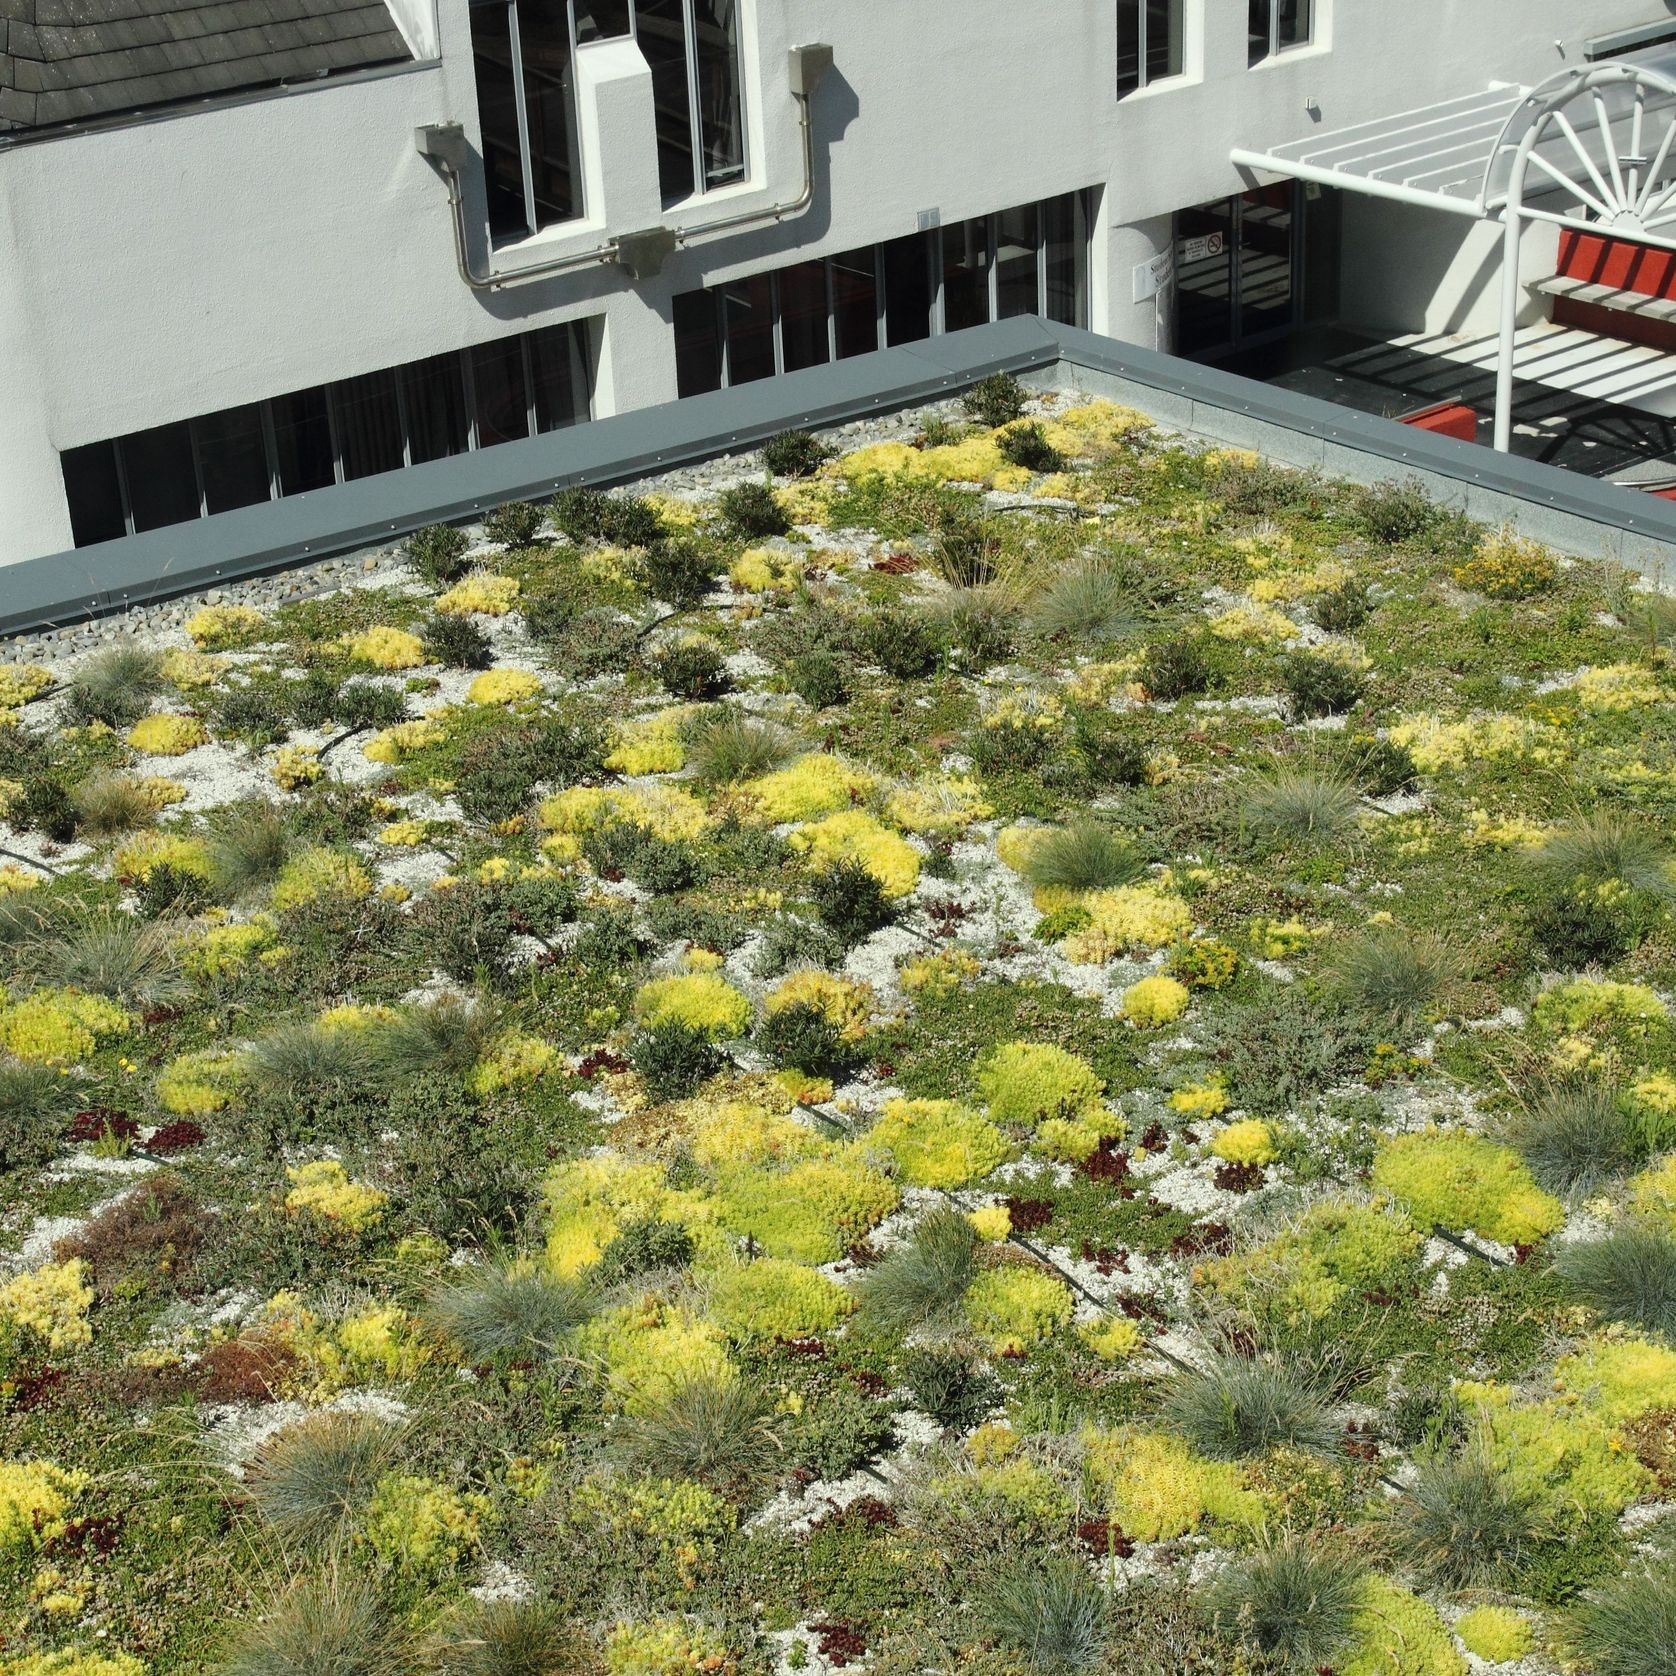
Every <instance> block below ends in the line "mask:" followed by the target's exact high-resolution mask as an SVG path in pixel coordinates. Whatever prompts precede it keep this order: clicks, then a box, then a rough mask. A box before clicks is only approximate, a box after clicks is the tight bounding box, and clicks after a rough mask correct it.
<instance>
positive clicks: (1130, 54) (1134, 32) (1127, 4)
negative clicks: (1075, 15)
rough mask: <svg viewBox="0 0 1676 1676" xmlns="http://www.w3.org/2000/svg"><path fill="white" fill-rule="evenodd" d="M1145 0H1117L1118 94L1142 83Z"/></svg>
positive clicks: (1131, 91) (1120, 95)
mask: <svg viewBox="0 0 1676 1676" xmlns="http://www.w3.org/2000/svg"><path fill="white" fill-rule="evenodd" d="M1142 3H1143V0H1117V96H1118V98H1119V99H1121V98H1122V97H1123V96H1124V94H1126V93H1133V92H1134V91H1135V89H1136V88H1137V87H1139V86H1140V85H1141V5H1142Z"/></svg>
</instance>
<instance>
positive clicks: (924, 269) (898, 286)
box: [880, 233, 931, 348]
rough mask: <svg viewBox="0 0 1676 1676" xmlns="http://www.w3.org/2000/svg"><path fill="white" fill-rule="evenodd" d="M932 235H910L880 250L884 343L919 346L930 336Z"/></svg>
mask: <svg viewBox="0 0 1676 1676" xmlns="http://www.w3.org/2000/svg"><path fill="white" fill-rule="evenodd" d="M928 238H929V235H928V234H925V233H910V234H909V235H908V236H907V237H906V238H902V239H892V240H891V241H890V242H889V243H888V244H885V245H882V246H881V247H880V248H881V250H882V251H883V253H884V265H885V342H886V343H887V344H889V345H891V347H892V348H894V347H895V346H896V345H897V344H899V343H918V342H919V340H920V339H921V338H928V337H930V336H931V263H930V260H929V258H930V255H931V246H930V244H929V243H928Z"/></svg>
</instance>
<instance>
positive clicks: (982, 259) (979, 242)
mask: <svg viewBox="0 0 1676 1676" xmlns="http://www.w3.org/2000/svg"><path fill="white" fill-rule="evenodd" d="M988 320H989V217H988V216H987V215H980V216H978V217H977V219H976V220H974V221H961V222H957V223H956V224H955V225H954V226H952V227H945V228H944V229H943V330H944V331H945V332H959V331H964V330H965V328H966V327H968V326H982V325H985V324H986V323H987V322H988Z"/></svg>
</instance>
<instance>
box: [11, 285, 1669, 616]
mask: <svg viewBox="0 0 1676 1676" xmlns="http://www.w3.org/2000/svg"><path fill="white" fill-rule="evenodd" d="M993 372H1012V373H1015V374H1018V375H1020V376H1022V377H1026V378H1027V379H1028V380H1029V381H1030V382H1031V383H1033V384H1035V385H1037V386H1040V387H1048V386H1051V385H1053V384H1055V383H1074V384H1076V385H1077V386H1078V387H1079V388H1082V389H1086V390H1088V391H1089V392H1090V393H1091V394H1094V395H1102V396H1108V397H1110V398H1111V399H1113V400H1116V401H1122V402H1125V403H1128V404H1130V405H1132V406H1135V407H1138V408H1141V409H1143V410H1144V411H1146V412H1147V413H1150V414H1151V415H1152V416H1153V417H1154V418H1155V419H1157V420H1158V421H1159V422H1160V423H1161V424H1164V425H1167V426H1170V427H1172V428H1175V429H1179V430H1182V431H1185V432H1189V433H1192V434H1195V435H1198V436H1203V437H1205V438H1207V439H1209V440H1211V441H1215V442H1221V443H1226V444H1228V445H1230V446H1235V447H1242V448H1254V449H1256V450H1258V451H1259V452H1261V453H1263V454H1265V455H1268V456H1269V457H1271V458H1274V459H1277V460H1280V461H1283V462H1285V463H1286V464H1289V465H1296V466H1301V467H1307V468H1313V469H1316V470H1320V471H1323V472H1325V473H1326V474H1328V475H1329V476H1333V477H1343V478H1346V479H1349V480H1351V481H1355V482H1363V483H1372V482H1377V481H1379V480H1381V479H1383V478H1391V477H1409V476H1413V477H1418V478H1420V479H1421V481H1422V482H1424V483H1425V484H1426V486H1427V488H1428V489H1429V490H1430V491H1431V493H1432V494H1433V495H1434V496H1435V497H1436V498H1438V499H1439V500H1442V501H1445V502H1447V503H1449V504H1452V505H1456V506H1460V507H1462V508H1464V509H1465V510H1466V511H1468V512H1469V513H1471V514H1472V515H1473V516H1474V517H1478V518H1482V519H1484V520H1486V521H1487V522H1491V523H1501V522H1504V521H1506V522H1511V523H1512V524H1514V525H1515V526H1516V527H1517V528H1518V529H1519V530H1520V531H1521V532H1522V533H1524V534H1526V535H1529V536H1531V537H1533V538H1535V539H1538V540H1541V541H1545V542H1547V543H1549V544H1551V545H1552V546H1555V547H1558V548H1560V549H1561V550H1563V551H1566V552H1570V553H1575V554H1579V555H1582V556H1584V557H1589V558H1605V559H1611V560H1614V561H1616V562H1618V563H1621V564H1624V565H1627V566H1630V567H1632V568H1634V569H1636V570H1640V571H1642V572H1644V573H1645V574H1648V575H1652V576H1657V575H1661V574H1664V573H1666V572H1668V573H1670V574H1672V575H1676V503H1671V502H1667V501H1661V500H1658V499H1656V498H1654V497H1652V496H1650V495H1645V494H1641V493H1639V492H1637V491H1635V490H1631V489H1620V488H1617V487H1616V486H1614V485H1612V484H1609V483H1601V482H1597V481H1595V480H1594V479H1592V478H1587V477H1579V476H1576V475H1575V474H1573V473H1570V472H1565V471H1561V470H1559V469H1558V468H1556V467H1553V466H1547V465H1542V464H1539V463H1537V462H1535V461H1530V460H1522V459H1517V458H1513V457H1510V456H1507V455H1501V454H1495V453H1492V452H1491V451H1490V450H1488V449H1485V448H1479V447H1476V446H1474V445H1473V444H1471V443H1465V442H1458V441H1456V440H1454V439H1453V438H1450V437H1441V436H1434V435H1432V434H1430V433H1428V432H1424V431H1416V430H1413V429H1411V428H1409V427H1407V426H1403V425H1398V424H1396V423H1395V422H1394V421H1391V420H1388V419H1381V418H1378V417H1376V416H1373V415H1370V414H1364V413H1358V412H1356V411H1354V410H1353V409H1350V408H1343V407H1335V406H1334V405H1332V404H1331V403H1329V402H1323V401H1319V400H1317V399H1315V398H1314V397H1310V396H1301V395H1298V394H1296V393H1295V392H1292V391H1287V390H1277V389H1273V388H1271V387H1270V386H1268V385H1266V384H1259V383H1256V382H1254V381H1252V380H1250V379H1245V378H1240V377H1237V376H1235V375H1233V374H1231V373H1226V372H1221V371H1219V370H1217V369H1215V368H1212V367H1202V366H1199V365H1197V364H1195V363H1193V362H1189V361H1179V360H1176V359H1175V358H1173V357H1171V356H1166V355H1158V354H1155V353H1153V352H1152V351H1150V350H1145V349H1140V348H1137V347H1135V346H1133V345H1129V344H1120V343H1116V342H1114V341H1113V340H1111V339H1109V338H1102V337H1097V336H1095V335H1094V334H1093V333H1092V332H1084V331H1079V330H1077V329H1075V328H1074V327H1069V326H1059V325H1054V324H1051V323H1049V322H1045V321H1042V320H1039V319H1036V318H1034V317H1028V318H1023V319H1017V320H1004V321H999V322H997V323H995V324H993V325H988V326H977V327H974V328H972V329H971V330H969V331H964V332H953V333H950V334H948V335H947V336H945V337H937V338H931V339H928V340H926V341H925V342H923V343H916V344H912V345H906V346H904V347H902V348H898V349H886V350H881V351H879V352H878V353H876V354H872V355H860V356H857V357H855V358H854V359H852V360H848V361H840V362H837V363H835V364H834V365H831V366H825V367H814V368H811V369H810V370H808V371H806V372H798V373H791V374H789V375H787V376H786V377H783V378H774V379H764V380H762V381H761V382H760V383H756V384H747V385H743V386H741V387H739V388H737V389H732V390H719V391H716V392H714V393H713V394H710V395H704V396H695V397H691V398H689V399H688V400H686V401H680V402H670V403H666V404H664V405H663V406H661V407H653V408H647V409H644V410H642V411H640V412H636V413H627V414H623V415H621V416H619V417H617V418H613V419H601V420H597V421H595V422H594V423H593V424H588V425H579V426H576V427H575V428H573V429H571V430H565V431H554V432H551V433H549V434H548V435H546V436H539V437H531V438H529V439H528V440H526V441H523V442H513V443H504V444H502V445H501V446H500V447H497V448H488V449H483V450H480V451H479V452H477V453H474V454H462V455H459V456H457V457H455V458H454V459H450V460H437V461H434V462H432V463H431V464H429V465H422V466H412V467H409V468H408V469H407V470H405V471H399V472H387V473H384V474H383V475H381V476H378V477H368V478H363V479H362V480H361V481H359V482H356V483H343V484H338V485H336V486H335V487H333V488H329V489H319V490H316V491H314V492H313V493H311V494H306V495H296V496H293V497H291V498H289V499H287V500H280V501H268V502H264V503H263V504H262V505H260V506H250V507H245V508H242V509H241V510H239V511H237V512H224V513H220V514H218V515H217V516H216V517H213V518H201V519H198V520H196V521H195V522H193V523H190V524H175V525H171V526H169V527H168V528H167V529H161V530H152V531H148V532H147V533H146V534H144V535H134V536H127V537H125V538H123V539H122V540H119V541H107V542H101V543H99V544H98V545H96V546H92V547H82V548H77V549H74V550H72V551H70V552H67V553H55V554H51V555H49V556H47V557H44V558H39V559H27V560H24V561H23V562H22V563H20V564H14V565H9V566H6V567H4V568H3V569H0V635H9V634H21V633H26V632H30V631H34V630H39V629H43V628H53V627H58V626H61V625H63V624H66V623H73V622H80V621H85V620H87V619H88V618H91V617H99V616H105V615H108V614H111V613H115V612H121V611H125V610H129V609H131V608H134V607H136V606H142V605H148V604H152V603H155V602H156V601H159V600H162V599H167V598H170V597H172V596H175V595H179V594H185V593H194V592H197V591H199V590H202V589H206V588H211V587H215V586H216V585H218V584H220V583H224V582H228V581H232V580H236V579H239V578H242V577H249V576H257V575H263V574H266V573H269V572H272V571H276V570H283V569H284V568H286V567H287V566H288V565H293V564H299V563H304V562H307V561H311V560H316V559H321V558H328V557H331V556H332V555H334V554H338V553H345V552H350V551H353V550H354V549H356V548H358V547H369V546H378V545H387V544H389V543H391V542H393V541H396V540H398V539H400V538H401V537H402V536H403V535H405V534H407V533H408V532H409V531H411V530H415V529H418V528H419V527H421V526H422V525H425V524H435V523H448V522H451V521H456V522H457V521H463V520H467V519H471V518H475V517H478V516H480V515H481V514H482V513H483V512H484V511H486V510H487V509H488V508H490V507H493V506H498V505H500V504H502V503H503V502H505V501H510V500H531V499H539V498H542V497H544V496H547V495H550V494H552V493H553V492H554V490H556V489H560V488H565V487H569V486H571V485H574V484H593V485H601V486H603V485H608V484H612V483H622V482H627V481H630V480H632V479H634V478H639V477H646V476H650V475H653V474H655V473H657V472H659V471H665V470H668V469H670V468H671V467H675V466H680V465H686V464H691V463H693V462H696V461H700V460H705V459H710V458H713V457H714V456H716V455H718V454H724V453H730V452H734V451H736V450H740V449H747V448H750V447H753V446H754V445H755V444H757V443H759V442H761V441H763V440H764V439H765V438H766V437H769V436H772V435H773V434H774V433H775V432H777V431H782V430H787V429H790V428H793V427H808V428H813V429H819V428H822V427H825V426H830V425H836V424H841V423H843V422H845V421H847V420H852V419H858V418H864V417H866V416H867V415H868V414H871V413H887V412H893V411H897V410H900V409H902V408H906V407H913V406H916V405H918V404H919V403H922V402H928V401H936V400H940V399H942V398H944V397H947V396H948V395H950V394H952V393H953V392H955V391H957V390H959V389H962V388H965V387H967V386H969V385H971V384H974V383H976V382H977V381H978V380H979V379H980V378H983V377H986V376H987V375H988V374H990V373H993Z"/></svg>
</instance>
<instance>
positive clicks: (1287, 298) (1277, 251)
mask: <svg viewBox="0 0 1676 1676" xmlns="http://www.w3.org/2000/svg"><path fill="white" fill-rule="evenodd" d="M1300 208H1301V198H1300V196H1299V192H1298V187H1297V183H1296V182H1295V181H1279V182H1277V183H1276V184H1275V185H1273V186H1263V187H1257V188H1255V189H1254V190H1252V191H1250V192H1243V193H1241V194H1240V195H1239V196H1238V197H1235V198H1220V199H1218V200H1217V201H1216V202H1215V203H1210V204H1199V205H1196V206H1195V207H1193V208H1192V209H1184V210H1178V211H1177V212H1176V226H1175V271H1176V353H1177V354H1178V355H1185V356H1188V357H1190V358H1191V357H1201V358H1213V357H1217V356H1221V355H1226V354H1228V353H1230V352H1232V351H1235V350H1238V349H1242V348H1245V347H1247V346H1248V345H1251V344H1255V343H1259V342H1262V341H1264V340H1265V339H1270V338H1274V337H1276V336H1278V335H1280V334H1283V333H1284V332H1286V331H1288V330H1289V329H1290V328H1291V327H1292V326H1293V324H1294V323H1295V322H1296V320H1297V310H1298V301H1299V299H1298V284H1297V276H1298V275H1299V273H1300V272H1301V270H1300V268H1299V265H1298V264H1299V259H1300V254H1301V240H1302V230H1303V226H1302V216H1301V215H1300V213H1299V211H1300Z"/></svg>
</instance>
